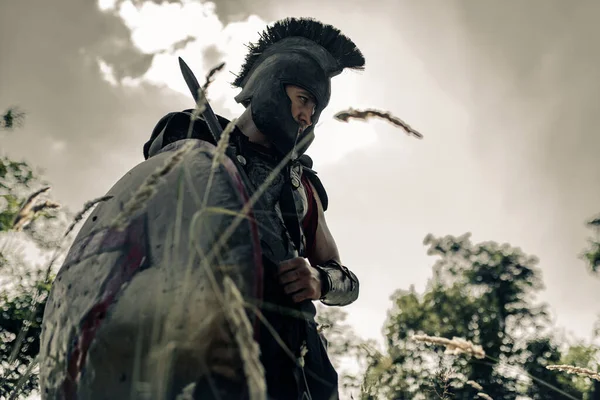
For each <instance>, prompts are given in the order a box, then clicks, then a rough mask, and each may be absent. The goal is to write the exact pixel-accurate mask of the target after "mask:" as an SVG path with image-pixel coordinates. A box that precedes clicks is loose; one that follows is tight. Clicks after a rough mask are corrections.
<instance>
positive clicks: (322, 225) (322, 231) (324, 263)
mask: <svg viewBox="0 0 600 400" xmlns="http://www.w3.org/2000/svg"><path fill="white" fill-rule="evenodd" d="M310 185H311V187H312V192H313V193H314V198H315V200H316V203H317V210H318V213H317V215H318V222H317V230H316V233H315V246H314V250H313V252H312V254H311V255H310V257H309V261H310V263H311V264H312V265H313V266H315V267H316V268H317V269H318V270H319V272H321V281H322V288H323V289H322V293H323V294H322V297H321V302H322V303H323V304H325V305H328V306H345V305H348V304H351V303H353V302H354V301H355V300H356V299H357V298H358V289H359V283H358V278H357V277H356V275H354V273H352V272H351V271H350V270H349V269H348V268H346V267H345V266H343V264H342V261H341V259H340V253H339V250H338V247H337V245H336V243H335V240H334V238H333V235H332V234H331V232H330V231H329V227H328V226H327V222H326V220H325V212H324V211H323V204H322V203H321V200H320V199H319V195H318V194H317V190H316V189H315V187H314V186H313V184H312V183H310Z"/></svg>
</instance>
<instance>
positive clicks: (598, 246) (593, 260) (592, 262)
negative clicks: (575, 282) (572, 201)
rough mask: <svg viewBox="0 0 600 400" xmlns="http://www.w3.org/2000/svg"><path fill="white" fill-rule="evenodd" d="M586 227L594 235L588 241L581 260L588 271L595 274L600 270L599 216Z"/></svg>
mask: <svg viewBox="0 0 600 400" xmlns="http://www.w3.org/2000/svg"><path fill="white" fill-rule="evenodd" d="M586 225H587V226H588V227H589V228H590V229H592V230H593V231H594V235H593V237H590V238H589V240H588V241H589V245H588V248H587V249H586V250H585V251H584V253H583V258H584V260H585V261H586V263H587V265H588V267H589V268H590V271H592V272H593V273H597V272H598V269H599V268H600V216H597V217H595V218H592V219H591V220H589V221H588V222H587V224H586Z"/></svg>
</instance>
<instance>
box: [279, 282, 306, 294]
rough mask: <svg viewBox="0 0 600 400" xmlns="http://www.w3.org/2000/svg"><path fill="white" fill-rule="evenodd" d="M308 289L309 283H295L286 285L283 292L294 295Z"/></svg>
mask: <svg viewBox="0 0 600 400" xmlns="http://www.w3.org/2000/svg"><path fill="white" fill-rule="evenodd" d="M306 287H307V282H303V281H295V282H293V283H290V284H288V285H285V287H284V288H283V290H284V291H285V293H287V294H294V293H296V292H299V291H301V290H304V289H306Z"/></svg>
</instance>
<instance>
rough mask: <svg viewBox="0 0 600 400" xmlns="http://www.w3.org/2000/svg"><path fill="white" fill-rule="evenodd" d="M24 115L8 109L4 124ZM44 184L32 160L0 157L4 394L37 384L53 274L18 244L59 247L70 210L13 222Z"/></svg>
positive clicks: (0, 381)
mask: <svg viewBox="0 0 600 400" xmlns="http://www.w3.org/2000/svg"><path fill="white" fill-rule="evenodd" d="M23 115H24V114H22V113H20V112H18V111H17V110H16V109H12V110H9V111H8V112H7V113H6V114H5V115H4V116H3V117H2V122H0V128H1V129H12V128H14V127H16V126H19V124H20V123H21V122H22V118H23ZM44 186H47V183H46V182H44V181H43V180H42V179H41V178H40V177H39V176H38V175H37V174H36V173H35V172H34V170H33V168H32V167H31V166H30V165H29V164H28V163H27V162H22V161H14V160H11V159H10V158H8V157H4V156H3V157H0V398H9V396H10V395H12V394H13V392H14V391H15V390H16V389H17V388H19V395H20V396H21V397H23V396H28V395H29V394H30V393H31V392H32V391H33V390H36V389H37V385H38V384H37V373H36V369H35V368H33V370H32V371H30V367H32V366H34V365H35V364H34V360H35V358H36V356H37V354H38V352H39V348H40V342H39V338H40V330H41V322H42V316H43V312H44V307H45V302H46V298H47V296H48V293H49V290H50V286H51V282H52V278H53V276H52V275H50V276H49V277H47V276H46V274H47V273H48V271H47V270H46V267H45V266H40V265H35V266H34V265H31V262H30V261H29V260H27V259H26V258H25V257H23V255H22V252H20V251H19V249H20V248H25V247H27V249H28V250H33V249H35V250H38V251H40V252H42V254H43V251H47V250H51V249H54V248H55V246H56V245H57V243H58V242H59V240H60V232H61V231H64V228H65V227H66V224H67V221H68V217H69V212H68V211H67V210H64V209H56V208H54V209H49V210H42V212H36V213H34V214H32V215H30V216H29V217H30V218H29V219H28V223H27V224H24V225H23V228H22V230H21V231H20V232H15V231H14V229H13V224H14V222H15V217H16V216H17V215H18V214H19V212H20V211H21V209H22V208H23V206H24V205H25V203H26V202H27V199H28V198H29V197H30V195H31V194H32V193H34V192H36V191H38V190H39V189H40V188H42V187H44ZM36 201H38V199H36ZM47 278H49V279H47ZM21 397H19V398H21Z"/></svg>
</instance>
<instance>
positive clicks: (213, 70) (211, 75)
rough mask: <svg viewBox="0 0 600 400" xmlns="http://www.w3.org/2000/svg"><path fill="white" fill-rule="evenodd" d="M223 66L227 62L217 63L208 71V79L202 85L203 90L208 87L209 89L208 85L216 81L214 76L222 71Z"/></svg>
mask: <svg viewBox="0 0 600 400" xmlns="http://www.w3.org/2000/svg"><path fill="white" fill-rule="evenodd" d="M223 67H225V62H222V63H221V64H219V65H217V66H216V67H214V68H213V69H211V70H210V71H209V72H208V74H206V81H205V82H204V85H202V90H204V91H206V89H208V86H209V85H210V84H211V83H213V81H214V79H213V77H214V76H215V74H216V73H217V72H219V71H221V70H222V69H223Z"/></svg>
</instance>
